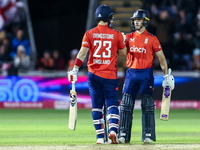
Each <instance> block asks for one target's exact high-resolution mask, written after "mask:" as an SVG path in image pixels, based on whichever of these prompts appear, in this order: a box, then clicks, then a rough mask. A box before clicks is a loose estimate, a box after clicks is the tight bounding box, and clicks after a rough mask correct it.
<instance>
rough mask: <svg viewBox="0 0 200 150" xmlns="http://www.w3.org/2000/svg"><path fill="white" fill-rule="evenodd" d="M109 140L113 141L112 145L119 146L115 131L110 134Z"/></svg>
mask: <svg viewBox="0 0 200 150" xmlns="http://www.w3.org/2000/svg"><path fill="white" fill-rule="evenodd" d="M109 139H110V140H111V143H110V144H118V143H119V142H118V139H117V136H116V133H115V131H111V132H110V134H109Z"/></svg>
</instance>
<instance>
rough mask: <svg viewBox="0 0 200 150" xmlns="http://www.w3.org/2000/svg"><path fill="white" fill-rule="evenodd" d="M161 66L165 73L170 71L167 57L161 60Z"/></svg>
mask: <svg viewBox="0 0 200 150" xmlns="http://www.w3.org/2000/svg"><path fill="white" fill-rule="evenodd" d="M160 67H161V69H162V71H163V72H164V74H167V73H168V71H167V69H168V66H167V61H166V59H165V58H164V59H161V60H160Z"/></svg>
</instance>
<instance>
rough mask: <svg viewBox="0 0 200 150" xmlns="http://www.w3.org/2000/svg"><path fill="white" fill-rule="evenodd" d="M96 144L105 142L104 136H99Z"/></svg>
mask: <svg viewBox="0 0 200 150" xmlns="http://www.w3.org/2000/svg"><path fill="white" fill-rule="evenodd" d="M96 144H104V138H98V139H97V142H96Z"/></svg>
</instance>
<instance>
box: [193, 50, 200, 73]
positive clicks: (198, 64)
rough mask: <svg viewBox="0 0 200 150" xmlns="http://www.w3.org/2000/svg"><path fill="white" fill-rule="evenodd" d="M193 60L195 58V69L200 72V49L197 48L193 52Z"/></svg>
mask: <svg viewBox="0 0 200 150" xmlns="http://www.w3.org/2000/svg"><path fill="white" fill-rule="evenodd" d="M192 58H193V62H192V65H193V69H194V70H200V49H199V48H195V49H194V50H193V56H192Z"/></svg>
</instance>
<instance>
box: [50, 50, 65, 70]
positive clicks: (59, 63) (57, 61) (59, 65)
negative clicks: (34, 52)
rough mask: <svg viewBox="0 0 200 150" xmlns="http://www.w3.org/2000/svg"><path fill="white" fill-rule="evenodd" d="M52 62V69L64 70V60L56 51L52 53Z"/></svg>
mask: <svg viewBox="0 0 200 150" xmlns="http://www.w3.org/2000/svg"><path fill="white" fill-rule="evenodd" d="M53 61H54V69H56V70H65V69H66V64H65V60H64V59H63V58H62V57H61V56H60V52H59V51H58V50H56V49H55V50H54V51H53Z"/></svg>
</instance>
